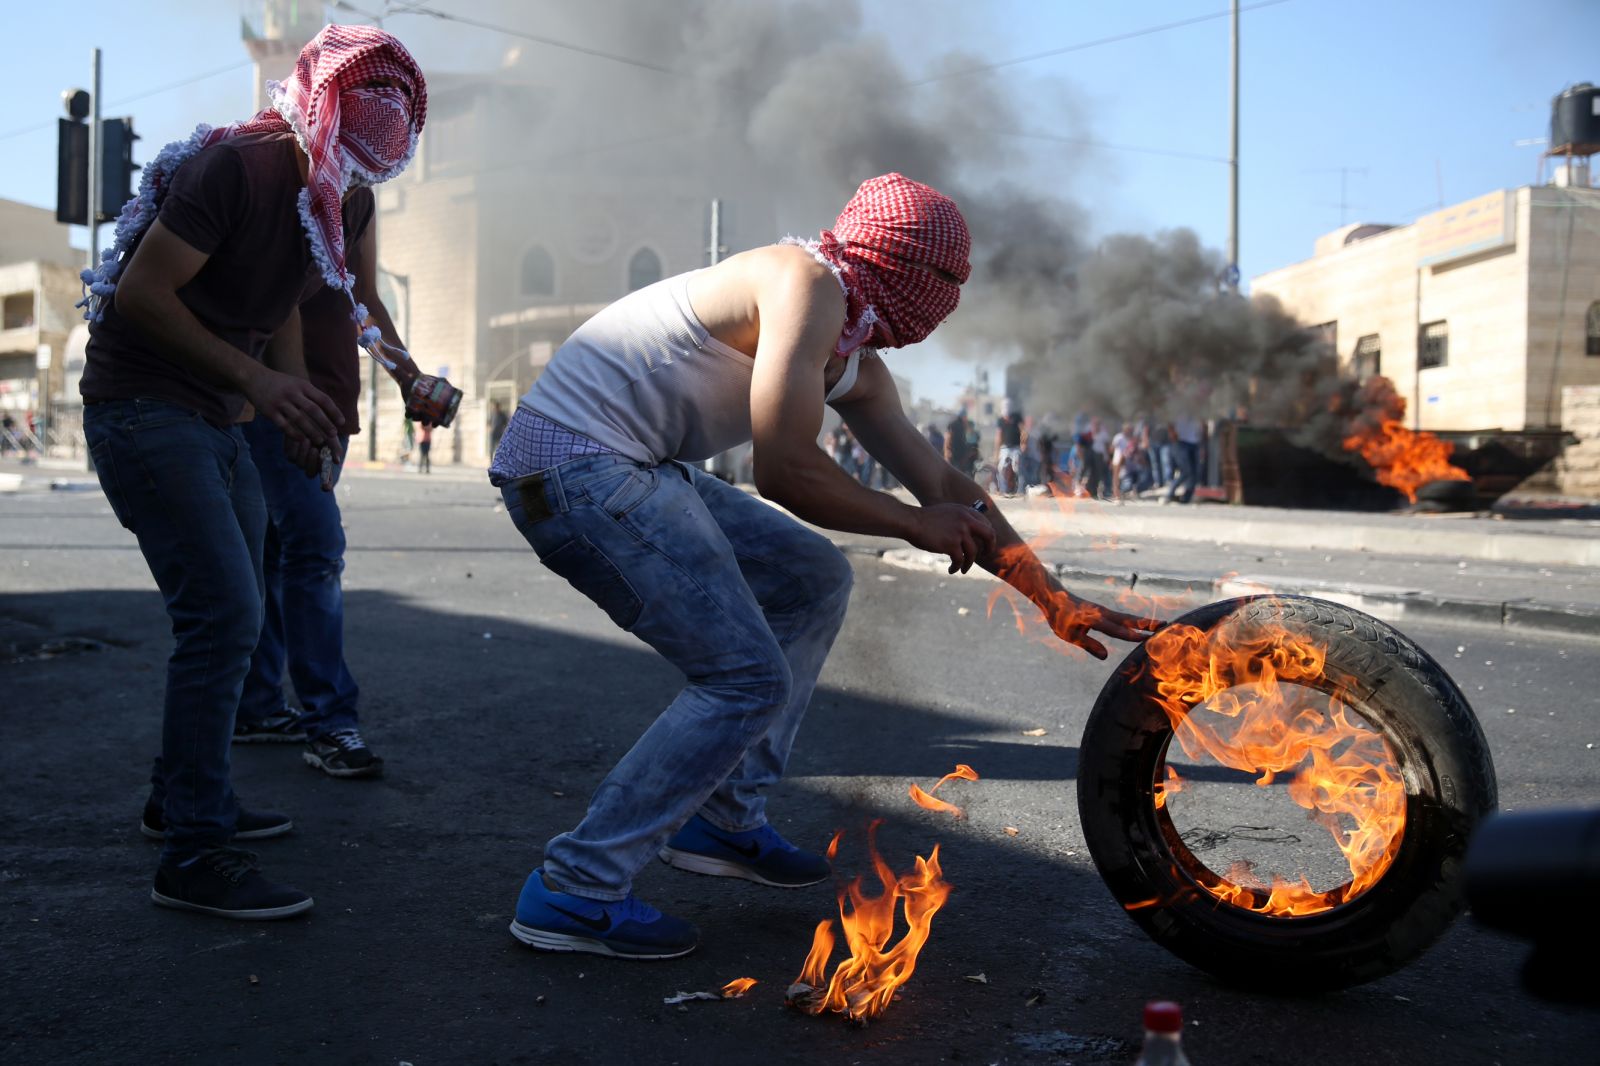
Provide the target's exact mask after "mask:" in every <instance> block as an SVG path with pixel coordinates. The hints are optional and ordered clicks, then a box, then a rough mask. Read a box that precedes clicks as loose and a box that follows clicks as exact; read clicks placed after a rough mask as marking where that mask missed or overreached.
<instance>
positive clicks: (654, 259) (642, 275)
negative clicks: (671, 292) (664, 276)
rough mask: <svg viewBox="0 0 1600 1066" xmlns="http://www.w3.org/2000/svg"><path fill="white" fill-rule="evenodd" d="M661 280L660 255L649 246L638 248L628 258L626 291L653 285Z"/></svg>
mask: <svg viewBox="0 0 1600 1066" xmlns="http://www.w3.org/2000/svg"><path fill="white" fill-rule="evenodd" d="M660 280H661V257H660V256H659V255H657V254H656V253H655V252H653V251H651V250H650V249H649V248H640V249H639V250H638V251H637V252H634V253H633V258H632V259H629V260H628V291H629V292H633V291H634V290H635V289H642V288H644V287H645V286H646V285H654V284H655V283H656V282H658V281H660Z"/></svg>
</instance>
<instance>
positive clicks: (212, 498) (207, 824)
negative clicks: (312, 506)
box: [83, 400, 267, 861]
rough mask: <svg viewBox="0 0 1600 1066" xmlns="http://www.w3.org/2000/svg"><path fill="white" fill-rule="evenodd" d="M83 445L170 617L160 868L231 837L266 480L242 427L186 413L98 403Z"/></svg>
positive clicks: (147, 404)
mask: <svg viewBox="0 0 1600 1066" xmlns="http://www.w3.org/2000/svg"><path fill="white" fill-rule="evenodd" d="M83 435H84V437H85V438H86V439H87V441H88V444H89V454H90V455H91V456H93V458H94V464H95V472H96V473H97V474H98V475H99V477H100V486H101V488H103V489H104V490H105V494H106V499H107V500H109V501H110V503H111V509H112V510H113V511H114V512H115V513H116V516H117V520H118V521H119V522H121V523H122V524H123V525H124V526H125V527H127V528H128V529H129V530H131V531H132V532H133V534H134V536H135V537H137V538H138V540H139V550H140V551H141V552H143V553H144V559H145V562H146V563H147V564H148V565H149V567H150V573H151V575H152V576H153V577H154V578H155V580H156V585H157V586H158V587H159V588H160V589H161V595H162V598H163V599H164V600H165V601H166V606H167V615H168V616H169V617H170V618H171V619H172V636H173V641H174V647H173V651H172V656H171V658H169V659H168V660H167V692H166V700H165V704H164V707H163V713H162V727H161V766H162V774H163V776H164V778H165V781H164V785H165V799H164V800H163V803H162V816H163V818H164V819H165V821H166V825H167V839H166V847H165V849H164V850H163V851H162V859H163V861H175V860H181V859H185V858H188V857H190V856H192V855H194V854H195V853H197V852H199V851H200V850H201V849H203V848H207V847H214V846H218V845H221V844H226V843H227V842H228V841H229V840H230V839H232V837H233V826H234V819H235V815H236V811H237V804H236V802H235V800H234V796H233V788H232V785H231V784H230V781H229V768H228V747H229V744H230V743H231V742H232V740H233V719H234V714H235V712H237V711H238V709H239V693H240V690H241V688H242V687H243V685H244V675H245V672H246V671H247V670H248V669H249V667H250V653H251V651H252V650H253V649H254V648H255V646H256V639H257V637H259V636H260V633H261V596H262V590H261V539H262V535H263V533H264V532H265V529H266V523H267V514H266V508H265V506H264V505H263V503H262V501H261V482H260V480H259V478H257V476H256V468H255V465H254V464H253V463H251V461H250V449H249V447H248V446H247V445H246V444H245V442H244V436H243V434H241V433H240V432H239V429H238V427H237V426H233V427H230V428H228V429H218V428H217V427H215V426H213V425H211V424H210V423H208V422H206V421H205V420H204V419H203V418H201V417H200V416H199V415H198V414H196V413H195V412H193V411H191V410H189V409H188V408H186V407H180V406H178V405H177V404H172V403H167V402H165V401H160V400H117V401H113V402H110V403H96V404H89V405H87V406H85V407H84V409H83Z"/></svg>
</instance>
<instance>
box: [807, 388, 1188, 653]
mask: <svg viewBox="0 0 1600 1066" xmlns="http://www.w3.org/2000/svg"><path fill="white" fill-rule="evenodd" d="M844 400H845V402H842V403H840V404H838V405H837V406H838V408H839V412H840V414H842V415H843V416H844V419H845V423H846V424H847V425H848V426H849V427H850V429H851V431H852V432H853V433H855V435H856V439H857V440H859V441H860V442H861V445H862V447H864V448H866V449H867V451H868V452H869V453H870V454H871V455H872V457H873V458H875V459H877V460H878V462H880V463H882V464H883V465H884V466H885V467H886V468H887V469H888V471H889V472H890V473H891V474H893V475H894V476H895V477H896V478H897V479H898V480H899V481H900V483H901V484H903V485H904V486H905V487H906V488H907V489H909V490H910V491H911V494H912V495H913V496H915V497H916V498H917V501H918V502H919V503H921V504H922V505H923V507H925V508H932V507H939V506H952V505H963V506H965V507H967V508H968V509H969V512H970V509H971V505H972V504H973V503H976V502H977V501H979V500H981V501H983V503H984V506H985V508H986V510H985V516H986V517H987V518H988V520H989V523H990V524H991V526H992V527H993V529H994V540H993V547H992V549H991V550H990V551H988V552H986V553H984V554H982V555H980V556H979V557H978V559H977V563H978V565H979V566H981V567H983V569H985V570H987V571H989V572H990V573H991V574H994V575H995V576H996V577H998V578H1000V579H1001V580H1002V581H1004V582H1006V583H1007V584H1008V585H1011V586H1012V587H1013V588H1015V589H1016V590H1017V591H1018V592H1021V593H1022V594H1023V595H1024V596H1026V597H1027V598H1028V599H1030V600H1032V601H1033V602H1034V603H1035V604H1036V605H1037V606H1038V607H1039V609H1040V610H1041V611H1043V612H1044V615H1045V618H1047V619H1048V620H1049V622H1050V626H1051V628H1052V629H1053V630H1054V631H1055V633H1056V635H1057V636H1059V637H1060V638H1061V639H1062V640H1065V641H1068V642H1069V643H1072V644H1076V645H1078V646H1079V647H1081V648H1083V649H1084V650H1086V651H1088V652H1089V654H1091V655H1093V656H1094V657H1095V658H1097V659H1104V658H1105V657H1106V649H1105V646H1104V645H1102V644H1101V643H1100V642H1099V641H1097V640H1095V639H1094V638H1093V637H1091V636H1090V635H1089V633H1090V632H1091V631H1094V632H1099V633H1104V634H1105V635H1106V636H1109V637H1115V638H1116V639H1118V640H1133V641H1137V640H1143V639H1144V638H1145V637H1146V636H1148V635H1149V632H1150V631H1152V630H1154V629H1157V628H1159V627H1160V624H1161V623H1160V622H1159V621H1158V620H1156V619H1153V618H1139V617H1136V616H1134V615H1130V614H1125V613H1123V612H1121V611H1115V610H1112V609H1110V608H1108V607H1104V606H1101V605H1100V604H1097V603H1094V602H1093V601H1090V600H1084V599H1079V598H1078V597H1076V596H1074V595H1073V594H1072V593H1070V592H1068V591H1067V590H1066V589H1065V588H1063V587H1062V585H1061V582H1060V581H1058V580H1057V579H1056V576H1055V574H1054V573H1053V572H1052V571H1051V570H1050V569H1049V568H1048V567H1046V566H1045V565H1044V564H1043V563H1042V562H1040V560H1039V557H1038V555H1036V554H1035V553H1034V551H1033V549H1032V548H1030V547H1029V546H1028V544H1027V542H1026V541H1024V540H1023V539H1022V536H1021V535H1020V534H1019V533H1017V531H1016V530H1015V529H1014V528H1013V527H1012V525H1011V523H1010V522H1009V521H1007V520H1006V517H1005V515H1004V514H1002V513H1001V511H1000V508H999V506H998V505H997V504H996V503H995V501H994V500H993V498H991V497H990V496H989V494H988V493H986V492H984V491H983V490H982V489H981V488H979V487H978V483H977V482H975V481H973V480H972V479H971V478H969V477H967V476H966V475H965V474H963V473H961V471H959V470H957V469H955V468H954V467H953V466H951V465H950V464H949V463H947V462H945V461H943V460H942V459H941V458H940V457H939V453H938V452H936V451H934V449H933V446H932V445H931V444H929V443H928V440H927V438H925V437H923V436H922V434H920V433H918V432H917V429H916V427H915V426H913V425H912V424H911V422H910V421H909V420H908V419H907V418H906V416H905V412H904V409H903V408H902V407H901V405H900V397H899V396H898V395H897V394H896V392H895V388H894V378H893V377H891V376H890V374H889V371H888V369H887V368H886V367H884V366H883V364H882V363H881V362H879V361H878V360H876V359H874V360H872V361H871V362H870V364H869V363H865V362H864V363H863V364H862V368H861V379H860V381H859V382H858V383H857V385H856V387H855V388H853V389H851V390H850V393H849V395H847V396H846V397H845V398H844ZM970 513H975V512H970Z"/></svg>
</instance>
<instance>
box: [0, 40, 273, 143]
mask: <svg viewBox="0 0 1600 1066" xmlns="http://www.w3.org/2000/svg"><path fill="white" fill-rule="evenodd" d="M251 62H252V61H251V60H249V59H241V60H239V61H238V62H236V63H229V64H228V65H227V66H225V67H218V68H217V69H216V70H208V71H206V72H205V73H203V74H195V75H193V76H191V77H187V78H184V79H183V80H182V81H174V82H169V83H168V84H166V85H157V86H156V87H155V88H153V89H146V90H144V91H143V92H137V93H134V94H133V95H132V96H124V97H123V98H122V99H120V100H113V101H111V102H110V103H109V104H107V105H106V107H108V108H111V107H121V106H122V105H123V104H131V103H133V102H134V101H136V100H143V99H145V98H146V97H150V96H156V95H158V94H160V93H165V92H171V91H172V90H173V89H181V88H183V87H184V86H186V85H193V84H194V83H195V82H197V81H205V80H206V79H207V78H215V77H216V76H217V75H219V74H229V73H232V72H233V71H235V70H238V69H239V68H241V67H247V66H249V65H250V64H251ZM55 124H56V120H55V119H50V120H49V121H48V122H40V123H38V124H36V125H33V126H25V127H23V128H22V129H20V130H12V131H11V132H9V133H0V141H4V140H8V139H10V138H12V137H21V136H22V135H23V134H25V133H37V132H38V131H39V130H46V129H49V128H51V127H52V126H54V125H55Z"/></svg>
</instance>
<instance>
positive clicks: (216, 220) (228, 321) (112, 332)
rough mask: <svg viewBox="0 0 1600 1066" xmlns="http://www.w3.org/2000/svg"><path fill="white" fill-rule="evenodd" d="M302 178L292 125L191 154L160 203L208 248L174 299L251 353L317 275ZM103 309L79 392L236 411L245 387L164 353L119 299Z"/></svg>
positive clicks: (197, 244) (214, 412) (173, 224)
mask: <svg viewBox="0 0 1600 1066" xmlns="http://www.w3.org/2000/svg"><path fill="white" fill-rule="evenodd" d="M304 186H305V182H304V181H303V180H302V179H301V177H300V167H299V163H298V160H297V157H296V153H295V144H294V137H293V135H292V134H288V133H268V134H251V135H249V136H245V137H235V138H233V139H231V140H227V141H223V142H221V143H220V144H214V145H212V146H211V147H210V148H206V149H204V150H203V151H201V152H199V153H198V154H197V155H195V157H194V158H193V159H190V160H189V161H188V162H187V163H185V164H184V165H183V166H182V167H180V168H179V169H178V172H177V173H176V174H175V175H173V179H172V187H171V188H170V189H169V190H168V191H167V195H166V198H165V199H164V200H163V201H162V203H161V211H160V216H159V217H160V219H161V223H162V225H164V226H166V227H167V229H169V230H171V231H172V232H173V233H174V234H175V235H176V236H177V237H178V238H180V239H181V240H183V241H184V242H185V243H186V244H189V245H190V246H191V247H193V248H195V249H196V250H197V251H200V252H204V253H206V254H207V255H208V256H209V257H210V258H208V259H207V260H206V263H205V265H204V266H202V267H201V268H200V272H199V273H198V274H196V275H195V276H194V278H193V279H192V280H191V281H190V282H189V283H188V284H187V285H185V286H184V287H183V288H181V289H179V290H178V299H180V300H182V301H183V304H184V306H185V307H187V308H188V309H189V310H190V311H191V312H192V313H193V314H194V316H195V317H196V318H197V319H199V320H200V324H201V325H203V326H205V328H206V329H208V330H210V331H211V332H212V333H214V334H216V335H217V336H218V337H220V338H222V339H223V340H224V341H226V342H227V343H229V344H231V345H233V346H234V347H235V348H237V349H239V350H240V351H241V352H244V353H245V354H246V355H248V356H250V358H252V359H256V360H259V359H260V358H261V356H262V353H263V352H264V351H265V350H266V347H267V341H268V340H270V339H271V337H272V335H273V334H274V333H275V332H277V330H278V327H280V326H282V325H283V323H284V322H285V321H287V320H288V318H289V314H290V312H291V311H293V310H294V308H295V306H296V305H297V304H299V303H301V302H302V301H303V300H305V299H306V298H307V297H309V296H310V295H312V294H313V293H314V292H315V291H316V289H317V288H319V287H320V286H321V285H322V278H321V275H319V274H318V273H317V271H316V269H315V266H314V264H313V263H312V259H311V249H310V246H309V245H307V243H306V237H305V231H304V229H302V227H301V223H300V211H299V203H298V198H299V195H300V190H301V189H302V188H304ZM346 217H347V222H346V240H347V241H348V239H349V236H348V234H349V224H348V215H347V216H346ZM104 312H105V314H104V317H103V318H102V319H101V321H99V322H96V323H93V324H91V325H90V327H89V344H88V351H87V354H86V358H85V365H84V370H83V379H82V383H81V385H80V386H79V391H80V392H81V393H82V394H83V398H84V401H85V402H87V403H93V402H96V401H100V400H126V399H134V398H138V397H149V398H152V399H160V400H167V401H169V402H171V403H175V404H179V405H180V406H183V407H187V408H189V409H191V410H193V411H197V412H199V413H200V414H201V416H203V417H204V418H205V419H206V420H207V421H208V422H211V423H213V424H215V425H219V426H220V425H227V424H228V423H231V422H233V421H234V420H236V419H237V418H238V416H239V412H240V411H241V410H242V409H243V407H244V402H245V401H244V397H243V396H242V395H241V394H239V393H237V392H233V391H230V390H229V389H227V388H225V387H222V386H220V385H217V384H215V383H212V382H210V381H206V380H202V379H201V378H200V377H198V376H197V375H195V374H193V373H191V372H190V371H189V370H187V369H185V368H184V367H182V366H179V365H178V364H177V363H176V362H173V361H172V360H170V359H168V358H166V357H165V356H163V355H162V354H161V352H160V349H159V347H158V345H157V343H156V342H155V341H153V340H150V339H148V338H146V337H145V336H144V334H142V333H141V332H140V331H139V330H138V329H137V328H136V327H134V326H133V325H132V324H131V323H129V322H128V321H127V319H125V318H123V317H122V316H121V315H120V314H118V312H117V308H116V304H115V300H110V301H107V302H106V303H105V304H104Z"/></svg>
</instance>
